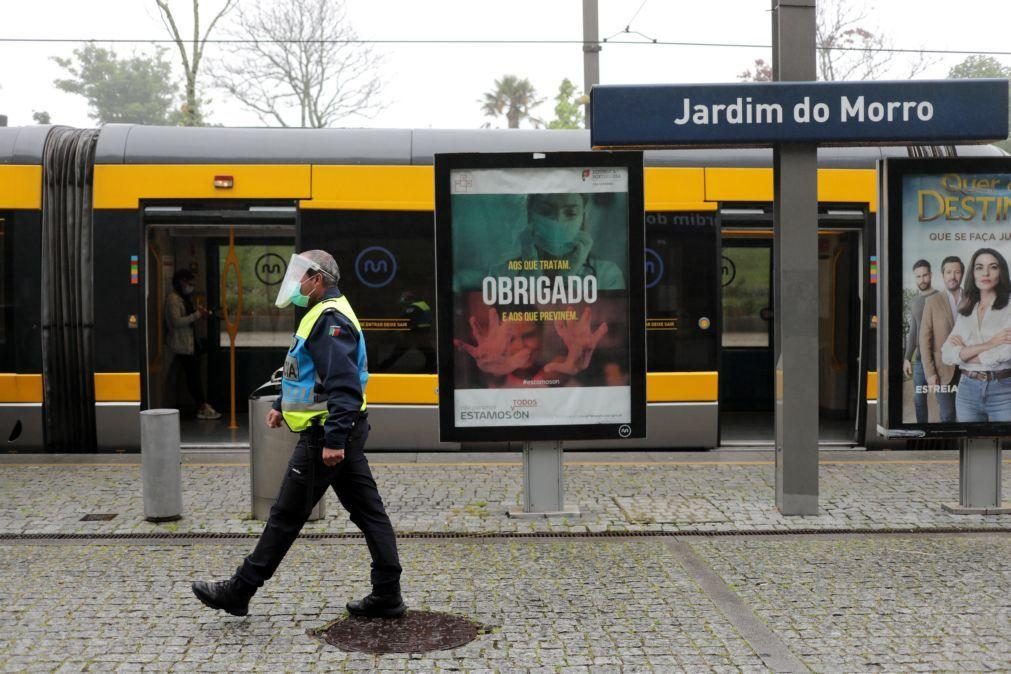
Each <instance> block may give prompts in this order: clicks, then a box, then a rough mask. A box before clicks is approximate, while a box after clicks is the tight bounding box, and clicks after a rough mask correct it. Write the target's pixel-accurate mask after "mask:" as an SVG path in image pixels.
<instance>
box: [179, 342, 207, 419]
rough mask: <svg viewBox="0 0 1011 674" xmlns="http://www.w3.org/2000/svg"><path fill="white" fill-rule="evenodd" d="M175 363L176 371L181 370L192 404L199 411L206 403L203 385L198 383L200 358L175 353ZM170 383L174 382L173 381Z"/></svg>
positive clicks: (188, 354)
mask: <svg viewBox="0 0 1011 674" xmlns="http://www.w3.org/2000/svg"><path fill="white" fill-rule="evenodd" d="M175 361H176V368H177V371H178V370H182V373H183V376H184V377H185V378H186V389H187V390H188V391H189V394H190V397H191V398H193V402H195V403H196V404H197V410H198V411H199V410H200V408H201V407H203V405H204V403H205V402H207V399H206V398H205V397H204V387H203V383H202V382H201V381H200V356H198V355H196V354H193V353H177V354H175ZM170 381H171V382H174V381H175V379H171V380H170Z"/></svg>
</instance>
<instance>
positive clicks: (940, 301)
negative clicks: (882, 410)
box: [902, 173, 1011, 423]
mask: <svg viewBox="0 0 1011 674" xmlns="http://www.w3.org/2000/svg"><path fill="white" fill-rule="evenodd" d="M1009 219H1011V173H946V174H940V175H915V174H912V175H906V176H904V177H903V180H902V242H903V243H902V246H903V249H902V256H903V259H904V260H907V261H909V260H921V259H922V260H926V261H928V262H929V263H930V264H931V266H932V267H933V268H935V269H937V270H939V271H940V273H941V277H942V284H941V285H942V289H941V290H940V292H938V293H937V294H935V295H933V296H932V297H930V298H928V299H927V301H926V304H925V306H924V310H923V315H922V318H921V323H920V324H919V325H918V326H915V328H916V331H917V333H918V339H919V351H920V357H921V358H922V359H923V367H924V375H925V378H926V383H913V382H911V381H904V382H903V398H902V420H903V422H905V423H915V422H916V414H915V410H914V404H913V403H914V396H915V395H916V394H924V393H926V394H928V396H929V398H928V402H929V405H928V419H927V423H938V422H942V423H993V422H1006V421H1011V308H1009V306H1008V304H1009V296H1011V278H1009V273H1008V262H1007V260H1008V256H1009V254H1011V227H1009V224H1011V223H1009ZM905 266H906V267H908V266H909V265H905ZM916 288H917V286H916V281H915V279H914V278H913V276H912V271H911V269H910V270H909V271H906V272H905V273H904V275H903V295H904V297H905V298H907V299H908V298H910V297H912V296H913V295H914V293H915V290H916Z"/></svg>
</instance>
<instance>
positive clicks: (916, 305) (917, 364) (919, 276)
mask: <svg viewBox="0 0 1011 674" xmlns="http://www.w3.org/2000/svg"><path fill="white" fill-rule="evenodd" d="M913 277H914V278H915V279H916V289H917V290H919V291H920V294H919V295H917V296H916V297H915V298H913V306H912V311H911V312H910V317H909V334H908V335H906V350H905V354H904V355H903V360H902V371H903V372H905V373H906V376H907V377H908V376H910V375H912V377H913V407H914V408H915V409H916V423H918V424H925V423H927V393H926V391H927V389H926V385H927V380H926V378H925V377H924V376H923V357H922V353H921V354H920V357H919V358H917V353H916V352H917V351H919V349H920V341H919V332H920V322H921V321H922V320H923V305H924V302H926V300H927V298H928V297H930V296H931V295H936V294H937V291H936V290H934V288H933V287H932V286H931V285H930V279H931V275H930V263H929V262H927V261H926V260H917V261H916V262H915V263H914V264H913ZM921 387H922V388H921Z"/></svg>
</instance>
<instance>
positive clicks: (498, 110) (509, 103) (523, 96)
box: [478, 75, 544, 129]
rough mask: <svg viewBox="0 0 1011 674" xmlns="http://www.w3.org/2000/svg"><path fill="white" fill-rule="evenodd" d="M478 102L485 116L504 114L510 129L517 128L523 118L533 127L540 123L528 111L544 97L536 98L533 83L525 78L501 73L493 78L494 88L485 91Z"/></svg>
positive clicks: (541, 101) (542, 100)
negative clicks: (500, 77) (499, 77)
mask: <svg viewBox="0 0 1011 674" xmlns="http://www.w3.org/2000/svg"><path fill="white" fill-rule="evenodd" d="M478 102H480V103H481V109H482V110H483V111H484V114H485V116H487V117H498V116H499V115H502V114H504V115H505V116H506V121H507V122H508V123H509V128H510V129H518V128H519V126H520V122H522V121H523V120H524V119H528V120H530V122H531V123H532V124H533V126H534V127H538V126H540V125H541V121H540V120H539V119H537V118H536V117H534V116H533V115H531V114H530V112H531V110H532V109H533V108H536V107H537V106H538V105H540V104H541V103H543V102H544V99H543V98H537V91H536V90H535V89H534V85H532V84H530V80H528V79H526V78H524V79H520V78H518V77H516V76H515V75H503V76H502V79H498V80H495V88H494V89H492V90H491V91H489V92H486V93H485V95H484V99H483V100H481V101H478Z"/></svg>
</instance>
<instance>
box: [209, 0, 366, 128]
mask: <svg viewBox="0 0 1011 674" xmlns="http://www.w3.org/2000/svg"><path fill="white" fill-rule="evenodd" d="M239 11H240V14H239V18H238V21H237V27H236V29H235V31H234V33H233V35H232V36H233V37H235V38H237V39H238V40H241V42H237V43H235V44H233V45H231V46H230V47H227V48H226V49H225V56H224V57H223V58H222V59H220V60H219V61H217V62H215V64H214V68H213V71H214V80H215V83H216V85H217V86H218V87H220V88H222V89H224V90H225V91H227V92H228V93H229V94H231V95H232V96H234V97H235V98H236V100H238V101H239V102H240V103H242V104H243V105H244V106H246V107H248V108H249V109H250V110H252V111H253V112H254V113H256V114H257V116H258V117H259V118H260V120H261V121H262V122H264V123H265V124H280V125H281V126H291V125H300V126H303V127H305V126H308V127H316V128H321V127H327V126H332V125H333V124H335V123H336V122H338V121H339V120H340V119H342V118H344V117H347V116H350V115H363V116H368V115H370V114H373V113H375V112H376V111H378V110H379V109H381V107H382V104H381V103H380V102H379V100H378V96H379V91H380V81H379V78H378V76H377V74H376V71H377V69H378V67H379V62H380V59H379V57H378V56H377V55H376V54H375V53H374V52H373V51H372V49H371V47H369V46H368V45H364V44H361V43H358V42H356V40H357V39H358V36H357V34H356V33H355V31H354V29H353V28H351V26H350V25H349V24H348V22H347V18H346V14H345V11H344V3H343V1H342V0H280V1H279V2H277V3H270V2H266V1H264V0H260V1H258V2H256V3H255V4H253V5H252V6H250V5H248V4H243V5H242V7H241V9H240V10H239Z"/></svg>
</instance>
